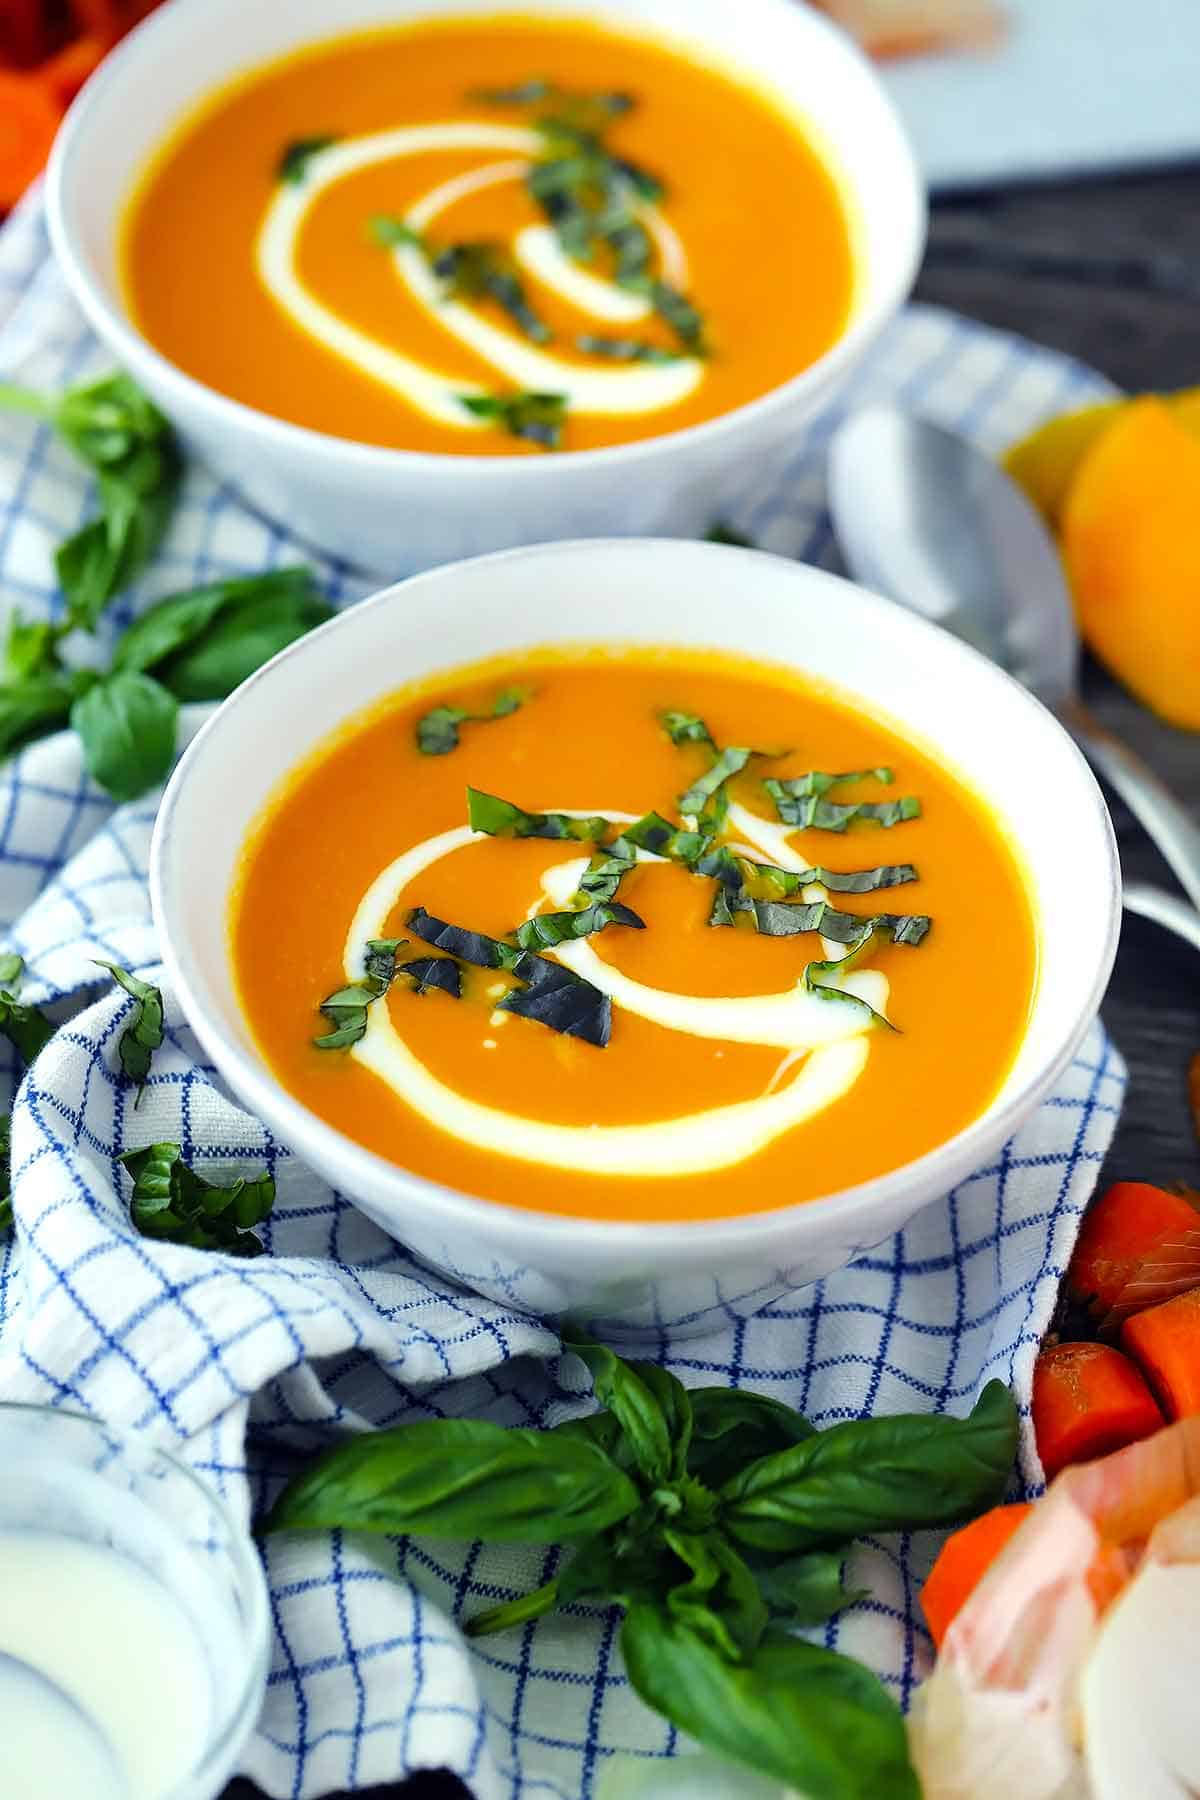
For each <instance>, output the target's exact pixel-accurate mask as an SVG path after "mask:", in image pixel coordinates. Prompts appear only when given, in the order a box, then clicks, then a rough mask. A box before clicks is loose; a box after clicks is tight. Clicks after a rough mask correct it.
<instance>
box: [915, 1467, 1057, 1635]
mask: <svg viewBox="0 0 1200 1800" xmlns="http://www.w3.org/2000/svg"><path fill="white" fill-rule="evenodd" d="M1031 1510H1032V1503H1031V1502H1029V1501H1024V1502H1023V1503H1022V1504H1021V1505H1019V1506H993V1508H992V1510H991V1511H990V1512H985V1513H981V1514H980V1516H979V1518H977V1519H972V1520H971V1523H970V1524H969V1525H964V1526H963V1527H962V1529H961V1530H960V1531H955V1532H953V1533H952V1534H951V1535H950V1536H949V1537H948V1538H947V1539H946V1542H945V1543H944V1544H943V1545H942V1549H941V1553H940V1554H939V1556H938V1559H937V1561H936V1562H935V1563H934V1565H933V1567H932V1569H930V1571H929V1576H928V1579H927V1580H926V1582H925V1585H924V1587H923V1588H922V1589H921V1608H922V1611H923V1612H924V1614H925V1623H926V1624H927V1625H928V1626H929V1631H930V1635H931V1637H932V1638H933V1641H934V1643H935V1644H936V1645H937V1647H938V1649H939V1650H940V1649H941V1647H942V1639H943V1638H944V1637H945V1635H946V1632H947V1631H948V1629H949V1627H950V1623H951V1621H952V1619H953V1618H954V1616H955V1614H956V1613H957V1612H958V1611H959V1609H960V1607H962V1606H963V1605H964V1604H965V1602H966V1601H967V1600H968V1599H969V1597H970V1596H971V1594H973V1593H974V1591H975V1589H976V1587H977V1586H978V1585H979V1582H980V1581H981V1580H982V1578H983V1576H984V1575H985V1574H986V1573H987V1571H988V1569H990V1568H991V1566H992V1564H993V1563H994V1562H995V1560H996V1558H997V1557H998V1556H999V1554H1000V1552H1001V1551H1002V1550H1003V1548H1004V1546H1005V1544H1007V1542H1008V1540H1009V1538H1010V1537H1011V1536H1012V1535H1013V1533H1014V1532H1015V1531H1016V1530H1017V1528H1018V1527H1019V1526H1020V1525H1022V1524H1024V1522H1025V1520H1026V1518H1027V1517H1028V1515H1029V1513H1030V1511H1031Z"/></svg>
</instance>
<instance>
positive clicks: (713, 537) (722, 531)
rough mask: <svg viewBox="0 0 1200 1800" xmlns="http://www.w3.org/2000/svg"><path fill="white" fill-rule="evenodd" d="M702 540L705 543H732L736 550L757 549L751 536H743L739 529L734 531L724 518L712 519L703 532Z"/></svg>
mask: <svg viewBox="0 0 1200 1800" xmlns="http://www.w3.org/2000/svg"><path fill="white" fill-rule="evenodd" d="M704 541H705V543H706V544H732V545H733V546H734V548H735V549H738V550H754V549H757V545H756V544H755V542H754V540H753V538H748V537H743V536H742V534H741V532H740V531H735V530H734V528H733V526H732V525H727V524H726V523H725V521H724V519H714V520H713V522H712V524H711V525H710V526H709V528H708V530H707V531H706V532H705V534H704Z"/></svg>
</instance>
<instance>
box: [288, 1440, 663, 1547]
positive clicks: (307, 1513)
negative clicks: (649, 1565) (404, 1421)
mask: <svg viewBox="0 0 1200 1800" xmlns="http://www.w3.org/2000/svg"><path fill="white" fill-rule="evenodd" d="M637 1504H638V1493H637V1489H636V1488H635V1487H634V1485H633V1483H632V1482H631V1481H630V1479H629V1477H628V1476H627V1475H624V1474H622V1472H621V1470H620V1469H617V1468H615V1467H614V1466H613V1464H612V1463H611V1462H609V1460H608V1458H607V1457H606V1456H605V1455H604V1454H603V1452H602V1451H600V1450H598V1449H596V1447H595V1446H594V1445H592V1444H588V1443H585V1442H583V1441H581V1440H579V1439H577V1438H569V1437H565V1436H560V1435H558V1434H556V1433H554V1432H549V1431H527V1430H522V1429H516V1428H506V1427H504V1426H502V1425H493V1424H491V1423H489V1422H487V1421H484V1420H482V1419H425V1420H422V1421H421V1422H420V1423H418V1424H415V1425H399V1426H396V1427H395V1428H394V1429H392V1430H390V1431H376V1432H370V1433H367V1434H364V1435H363V1436H361V1437H355V1438H350V1439H349V1440H348V1441H347V1442H345V1443H343V1444H339V1445H338V1446H337V1448H336V1449H334V1450H330V1451H328V1452H327V1453H326V1454H325V1455H324V1456H322V1457H321V1458H320V1459H319V1460H318V1462H317V1463H316V1464H315V1465H314V1466H313V1467H312V1468H311V1469H309V1470H307V1471H306V1472H305V1473H304V1474H302V1475H300V1476H298V1477H297V1478H296V1479H295V1480H294V1481H292V1482H290V1483H289V1484H288V1486H287V1488H286V1489H285V1490H284V1492H283V1494H282V1495H281V1496H280V1498H279V1499H278V1500H277V1501H276V1503H275V1506H274V1508H273V1509H272V1511H271V1515H270V1517H269V1518H268V1520H267V1524H266V1529H267V1530H268V1531H324V1530H329V1529H336V1528H338V1527H341V1528H343V1529H345V1530H347V1531H383V1532H389V1533H413V1534H419V1533H423V1532H427V1533H430V1534H432V1535H433V1536H435V1537H446V1538H476V1537H486V1538H488V1539H490V1540H492V1541H494V1542H496V1543H509V1544H556V1543H559V1542H561V1541H562V1540H564V1539H571V1538H578V1537H588V1536H590V1535H591V1534H592V1533H594V1532H597V1531H603V1530H605V1529H606V1528H607V1527H608V1526H610V1525H615V1524H616V1523H617V1521H618V1520H619V1519H623V1518H625V1517H627V1515H628V1514H629V1513H631V1512H633V1511H634V1509H635V1508H636V1506H637Z"/></svg>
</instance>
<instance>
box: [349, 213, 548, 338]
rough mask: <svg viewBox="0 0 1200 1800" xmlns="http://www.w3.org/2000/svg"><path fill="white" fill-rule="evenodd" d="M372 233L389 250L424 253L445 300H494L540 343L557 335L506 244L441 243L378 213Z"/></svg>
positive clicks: (392, 216)
mask: <svg viewBox="0 0 1200 1800" xmlns="http://www.w3.org/2000/svg"><path fill="white" fill-rule="evenodd" d="M367 231H368V234H369V236H370V237H371V239H372V240H373V242H375V243H377V244H379V245H380V246H381V247H382V248H384V249H388V250H394V249H396V248H398V247H399V246H401V245H403V246H404V247H406V248H408V249H410V250H419V251H420V253H421V255H422V256H423V257H424V258H425V260H426V262H427V263H428V264H429V266H430V268H431V269H432V270H433V273H434V274H435V275H436V276H437V278H438V280H439V281H440V282H441V284H442V298H443V299H444V300H494V301H495V302H496V305H497V306H499V307H500V308H501V309H502V310H503V311H504V312H506V313H507V314H508V316H509V318H510V319H511V320H512V321H513V324H514V325H516V326H517V328H518V329H519V330H520V331H522V332H523V333H524V335H525V336H526V337H527V338H531V339H532V340H533V342H534V343H535V344H545V343H548V342H549V340H550V338H551V337H552V336H553V333H552V332H551V330H550V327H549V326H548V325H547V324H546V322H545V320H544V319H539V318H538V316H537V314H536V313H535V312H534V310H533V308H532V307H531V306H530V304H529V302H528V300H527V299H526V297H525V287H524V283H523V282H522V280H521V276H520V273H519V271H518V269H517V265H516V263H515V262H514V261H513V259H512V257H511V256H510V255H509V253H508V251H507V250H506V249H505V248H504V246H503V244H494V243H492V242H490V241H489V240H487V239H483V238H480V239H472V240H464V241H462V242H459V243H455V244H435V243H434V242H432V241H431V239H429V238H427V237H425V236H424V235H423V234H422V233H421V232H419V231H416V230H414V228H413V227H412V226H411V225H409V224H408V223H407V222H406V221H405V220H404V219H401V218H398V217H396V215H395V214H393V213H373V214H372V215H371V217H370V219H369V220H368V221H367Z"/></svg>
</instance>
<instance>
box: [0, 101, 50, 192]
mask: <svg viewBox="0 0 1200 1800" xmlns="http://www.w3.org/2000/svg"><path fill="white" fill-rule="evenodd" d="M60 116H61V114H60V109H59V108H58V107H57V106H56V105H55V103H54V100H53V99H52V97H51V95H50V93H49V91H48V90H47V89H46V88H44V87H42V86H41V84H40V83H39V82H38V81H36V80H35V79H34V78H33V77H32V76H30V75H26V74H17V72H16V71H15V70H13V69H0V211H6V210H7V209H8V208H9V207H10V206H15V205H16V203H17V201H18V200H19V199H20V198H21V195H22V194H23V193H24V192H25V189H26V188H27V187H28V186H29V183H30V182H31V181H32V180H33V178H34V176H35V175H37V174H38V173H39V172H40V171H41V168H42V165H43V164H44V163H45V161H46V158H47V156H49V154H50V146H51V144H52V143H53V142H54V134H55V132H56V131H57V130H58V121H59V118H60Z"/></svg>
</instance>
